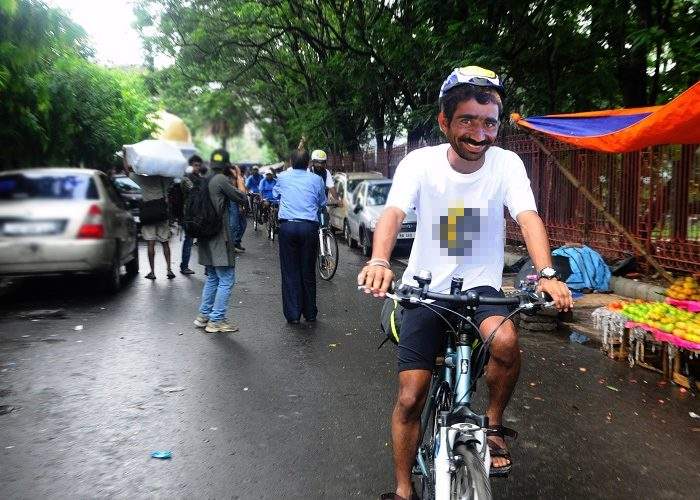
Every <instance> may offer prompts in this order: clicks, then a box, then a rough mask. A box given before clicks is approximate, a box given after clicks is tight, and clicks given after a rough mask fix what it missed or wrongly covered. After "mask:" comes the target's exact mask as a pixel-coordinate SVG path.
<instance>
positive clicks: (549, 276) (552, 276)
mask: <svg viewBox="0 0 700 500" xmlns="http://www.w3.org/2000/svg"><path fill="white" fill-rule="evenodd" d="M542 278H544V279H546V280H558V279H559V273H558V272H557V270H556V269H554V268H552V267H543V268H542V269H540V272H539V273H537V279H542Z"/></svg>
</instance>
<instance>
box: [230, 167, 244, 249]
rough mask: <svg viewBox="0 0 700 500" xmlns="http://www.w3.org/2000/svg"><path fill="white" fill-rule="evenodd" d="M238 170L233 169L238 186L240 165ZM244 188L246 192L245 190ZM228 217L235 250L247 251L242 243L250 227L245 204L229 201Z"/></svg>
mask: <svg viewBox="0 0 700 500" xmlns="http://www.w3.org/2000/svg"><path fill="white" fill-rule="evenodd" d="M236 168H237V170H234V169H231V183H232V184H233V185H234V186H236V185H237V184H238V177H239V176H240V175H241V174H240V167H236ZM236 172H239V173H236ZM245 191H246V190H245V188H244V192H245ZM247 203H248V197H247V196H246V204H247ZM228 218H229V225H230V226H231V239H232V241H233V250H234V251H235V252H239V253H242V252H245V248H243V245H241V242H242V240H243V234H244V233H245V230H246V228H247V227H248V219H246V217H245V206H244V205H243V204H239V203H237V202H235V201H229V202H228Z"/></svg>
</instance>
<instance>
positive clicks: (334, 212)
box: [328, 172, 386, 234]
mask: <svg viewBox="0 0 700 500" xmlns="http://www.w3.org/2000/svg"><path fill="white" fill-rule="evenodd" d="M367 179H386V177H384V176H383V175H382V174H380V173H379V172H336V173H335V174H334V175H333V185H334V186H335V190H336V192H337V193H338V196H339V197H340V199H341V200H342V201H343V204H342V205H337V206H330V207H328V214H329V216H330V224H331V227H332V228H333V229H337V230H338V231H343V234H345V233H347V230H346V226H347V225H348V207H349V206H351V205H352V193H353V192H354V191H355V187H357V185H358V184H359V183H360V182H362V181H364V180H367Z"/></svg>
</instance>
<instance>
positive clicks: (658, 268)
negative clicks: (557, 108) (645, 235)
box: [524, 129, 673, 283]
mask: <svg viewBox="0 0 700 500" xmlns="http://www.w3.org/2000/svg"><path fill="white" fill-rule="evenodd" d="M524 130H525V132H527V133H528V135H529V136H530V137H531V138H532V140H533V141H535V144H537V145H538V146H539V148H540V149H541V150H542V151H543V152H544V153H545V154H546V155H547V156H549V158H550V159H551V160H552V161H553V162H554V164H555V165H556V166H557V168H559V170H560V171H561V173H562V174H564V177H566V178H567V179H568V180H569V182H571V184H573V185H574V187H575V188H577V189H578V190H579V191H581V193H582V194H583V196H584V197H585V198H586V199H587V200H588V201H590V202H591V204H592V205H593V206H594V207H595V208H597V209H598V210H600V212H601V213H602V214H603V216H604V217H605V219H606V220H607V221H608V222H609V223H610V224H612V225H613V227H615V229H617V230H618V231H620V233H621V234H622V235H623V236H624V237H625V238H626V239H627V241H629V242H630V244H631V245H632V247H633V248H634V249H635V250H636V251H637V252H639V254H640V255H642V256H643V257H644V258H645V259H646V260H647V262H649V264H651V267H653V268H654V269H656V271H657V272H658V273H659V274H660V275H661V276H663V277H664V279H665V280H666V281H668V282H669V283H673V276H671V274H670V273H669V272H668V271H666V269H664V268H663V267H661V264H659V263H658V262H657V261H656V259H655V258H654V257H652V256H651V255H649V253H648V252H647V251H646V250H645V249H644V247H643V246H642V245H641V244H640V243H639V242H638V241H637V239H636V238H635V237H634V236H633V235H632V234H630V233H629V231H627V229H625V227H624V226H623V225H622V224H620V221H618V220H617V219H616V218H615V217H614V216H613V215H612V214H610V213H609V212H608V211H607V210H606V209H605V207H604V206H603V204H602V203H601V202H600V201H598V200H597V199H596V197H595V196H593V193H591V192H590V191H589V190H588V189H586V187H585V186H584V185H583V184H581V182H580V181H579V180H578V179H577V178H576V176H575V175H574V174H572V173H571V171H570V170H569V169H568V168H566V167H565V166H564V165H562V164H561V162H560V161H559V160H557V158H556V157H555V156H554V155H553V154H552V152H551V151H550V150H549V149H547V147H546V146H545V145H544V143H543V142H542V141H540V139H539V138H537V137H536V136H535V135H534V134H533V133H532V132H530V131H529V130H527V129H524Z"/></svg>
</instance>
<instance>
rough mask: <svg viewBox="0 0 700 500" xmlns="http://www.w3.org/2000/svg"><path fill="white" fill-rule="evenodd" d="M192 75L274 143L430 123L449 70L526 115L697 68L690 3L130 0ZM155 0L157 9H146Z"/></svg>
mask: <svg viewBox="0 0 700 500" xmlns="http://www.w3.org/2000/svg"><path fill="white" fill-rule="evenodd" d="M141 4H142V6H143V8H144V9H146V10H147V11H148V12H151V13H152V14H150V15H149V16H148V17H149V22H153V23H154V24H155V25H156V26H157V27H158V29H159V31H160V33H161V34H160V35H159V36H156V37H151V38H148V42H149V44H150V46H152V47H155V48H157V49H158V50H162V51H165V52H166V53H168V54H169V55H170V56H171V57H173V58H174V59H175V61H176V67H177V68H178V70H179V71H181V72H182V73H183V74H184V75H186V76H187V78H189V79H190V81H191V82H193V83H195V82H196V83H197V84H198V85H207V84H208V83H209V82H219V83H220V84H221V85H222V86H223V88H225V89H227V91H228V92H229V93H231V95H235V100H236V101H237V102H241V103H242V105H243V107H244V108H245V109H247V113H248V115H249V116H252V117H254V118H255V119H256V120H257V121H258V122H259V124H260V127H261V129H262V130H263V133H264V135H265V138H266V140H268V141H269V142H270V143H271V144H273V145H274V147H275V148H276V149H279V150H283V149H285V148H290V147H293V146H295V145H296V143H297V142H298V140H299V137H300V136H305V137H307V138H308V139H309V143H310V144H325V145H328V146H329V147H330V148H331V149H333V150H334V151H336V152H353V151H357V150H358V149H359V148H360V147H361V146H362V145H363V144H366V143H367V141H368V140H369V139H370V138H373V139H374V142H375V143H376V146H377V149H378V150H382V149H386V150H390V149H391V145H392V144H393V140H394V138H395V137H396V135H397V134H399V133H402V132H403V131H406V132H407V133H408V137H409V140H418V139H421V138H432V137H436V136H437V135H438V134H439V131H438V130H437V127H436V125H435V114H436V111H437V100H438V90H439V86H440V84H441V82H442V80H443V79H444V78H445V76H446V75H447V74H448V73H449V72H450V71H451V69H452V68H454V67H458V66H463V65H466V64H475V65H480V66H484V67H487V68H490V69H493V70H495V71H496V72H497V73H499V74H500V75H501V76H502V78H503V80H504V82H505V84H506V87H507V90H508V99H507V103H506V105H507V107H508V108H509V109H512V110H518V111H520V112H523V113H526V114H545V113H555V112H572V111H581V110H586V109H590V108H604V107H612V106H621V105H625V106H632V105H646V104H655V103H657V102H660V101H664V100H667V99H668V98H669V97H671V96H673V95H675V94H677V93H678V92H680V91H681V90H683V89H684V88H686V87H687V86H688V85H690V84H692V83H693V82H694V81H697V79H698V77H700V73H699V68H700V58H699V56H698V54H700V50H698V49H700V47H699V46H698V44H700V33H699V32H698V31H699V30H700V22H698V8H697V5H696V4H695V3H694V2H693V1H691V0H602V1H600V2H595V3H591V2H586V1H583V0H569V1H563V0H531V1H528V2H508V1H506V0H490V1H488V2H487V1H477V2H463V1H460V0H395V1H392V2H375V1H367V0H356V1H353V2H336V1H333V0H264V1H248V0H193V1H191V2H187V3H183V2H173V1H170V0H142V2H141ZM156 7H157V8H156Z"/></svg>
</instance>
